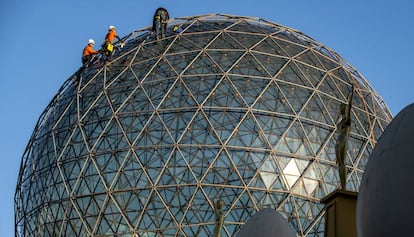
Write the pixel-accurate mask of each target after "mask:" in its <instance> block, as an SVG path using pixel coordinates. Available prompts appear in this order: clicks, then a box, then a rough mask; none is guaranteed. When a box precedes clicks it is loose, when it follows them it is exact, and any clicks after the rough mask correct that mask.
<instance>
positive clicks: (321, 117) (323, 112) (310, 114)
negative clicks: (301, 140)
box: [299, 92, 334, 125]
mask: <svg viewBox="0 0 414 237" xmlns="http://www.w3.org/2000/svg"><path fill="white" fill-rule="evenodd" d="M299 116H300V117H303V118H308V119H310V120H313V121H317V122H318V123H324V124H329V125H332V124H334V121H332V120H331V117H330V116H329V112H328V110H327V108H326V107H325V105H324V101H323V100H322V99H321V98H320V96H319V93H317V92H315V93H313V94H312V95H310V98H309V101H307V102H306V105H305V107H304V108H303V110H302V111H301V112H300V114H299Z"/></svg>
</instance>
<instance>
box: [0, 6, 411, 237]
mask: <svg viewBox="0 0 414 237" xmlns="http://www.w3.org/2000/svg"><path fill="white" fill-rule="evenodd" d="M396 2H398V4H396ZM159 6H163V7H165V8H167V9H168V10H169V12H170V16H171V18H174V17H183V16H192V15H201V14H210V13H225V14H231V15H242V16H253V17H261V18H263V19H266V20H269V21H272V22H275V23H278V24H281V25H285V26H288V27H291V28H294V29H297V30H299V31H301V32H303V33H305V34H307V35H308V36H310V37H312V38H314V39H315V40H317V41H319V42H321V43H322V44H324V45H326V46H327V47H329V48H331V49H333V50H334V51H336V52H337V53H338V54H339V55H341V56H342V57H343V58H345V59H346V60H347V61H348V62H349V63H350V64H351V65H353V66H354V67H355V68H356V69H357V70H359V71H360V72H361V73H362V75H364V77H365V78H366V79H367V80H368V81H369V82H370V83H371V85H372V86H373V87H374V88H375V89H376V91H377V92H378V93H379V94H380V95H381V96H382V98H383V99H384V100H385V102H386V103H387V105H388V106H389V108H390V110H391V112H392V113H393V114H394V115H395V114H397V113H398V112H399V111H400V110H401V109H402V108H404V107H405V106H406V105H408V104H410V103H412V102H413V101H414V92H413V88H414V78H413V76H412V68H414V60H413V55H414V47H412V42H413V39H414V27H413V23H414V14H413V12H414V1H412V0H399V1H388V0H377V1H374V0H367V1H361V0H348V1H331V0H330V1H329V0H314V1H309V0H297V1H278V0H252V1H245V0H238V1H236V0H209V1H194V0H192V1H190V0H175V1H172V0H170V1H167V0H164V1H161V0H151V1H148V0H142V1H137V0H126V1H106V0H72V1H53V0H36V1H32V0H19V1H15V0H5V1H2V2H1V3H0V9H2V10H3V11H2V14H0V27H1V29H2V32H3V33H2V39H3V41H2V44H1V45H0V46H1V51H0V52H1V53H2V57H1V58H0V69H1V76H0V77H1V78H0V80H1V86H0V103H1V104H0V108H1V116H0V148H1V152H2V153H1V162H2V165H1V166H0V180H1V181H0V185H1V186H0V210H1V212H0V236H14V204H13V198H14V192H15V188H16V181H17V176H18V170H19V166H20V162H21V157H22V155H23V153H24V150H25V148H26V145H27V143H28V141H29V138H30V136H31V133H32V131H33V129H34V127H35V125H36V122H37V120H38V118H39V116H40V115H41V113H42V112H43V110H44V109H45V108H46V106H47V105H48V103H49V102H50V100H51V99H52V98H53V96H54V95H55V93H56V92H57V91H58V89H59V88H60V86H61V85H62V84H63V82H64V81H65V80H66V79H67V78H68V77H69V76H70V75H72V74H73V73H74V72H75V71H76V70H77V69H78V68H79V67H80V66H81V60H80V56H81V51H82V49H83V47H84V46H85V44H86V42H87V40H88V39H89V38H93V39H95V41H96V48H99V45H100V44H101V42H102V40H103V38H104V35H105V33H106V31H107V27H108V26H109V25H114V26H116V27H117V32H118V34H120V35H121V36H123V35H126V34H128V33H130V32H132V31H133V30H136V29H140V28H142V27H145V26H148V25H150V24H151V21H152V15H153V12H154V10H155V9H156V8H157V7H159Z"/></svg>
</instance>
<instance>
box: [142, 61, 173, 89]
mask: <svg viewBox="0 0 414 237" xmlns="http://www.w3.org/2000/svg"><path fill="white" fill-rule="evenodd" d="M177 57H178V56H177ZM155 65H156V66H155V67H153V68H152V70H151V71H150V72H149V73H148V74H147V75H146V77H145V78H144V80H142V82H143V83H144V84H146V83H149V82H154V83H155V82H159V81H163V80H171V79H175V78H177V72H176V71H175V68H173V67H172V66H171V65H174V64H170V63H169V62H168V61H167V60H166V59H165V58H161V59H160V60H159V61H158V62H157V63H156V64H155ZM135 71H136V70H135V69H134V72H135ZM138 78H140V77H138Z"/></svg>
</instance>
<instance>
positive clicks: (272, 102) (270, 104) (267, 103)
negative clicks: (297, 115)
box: [254, 82, 293, 114]
mask: <svg viewBox="0 0 414 237" xmlns="http://www.w3.org/2000/svg"><path fill="white" fill-rule="evenodd" d="M254 108H255V109H258V110H265V111H270V112H276V113H283V114H292V113H293V111H292V108H291V107H290V106H289V103H288V101H287V100H286V98H285V97H284V95H283V94H282V92H281V90H280V89H279V87H278V86H277V85H276V84H275V83H274V82H272V83H271V84H270V86H269V87H268V88H267V89H266V91H265V92H264V93H263V94H262V95H261V97H259V99H258V100H257V102H256V103H255V104H254Z"/></svg>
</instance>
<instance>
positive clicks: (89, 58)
mask: <svg viewBox="0 0 414 237" xmlns="http://www.w3.org/2000/svg"><path fill="white" fill-rule="evenodd" d="M91 58H92V55H83V56H82V64H83V65H86V64H87V63H88V62H89V61H91Z"/></svg>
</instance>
